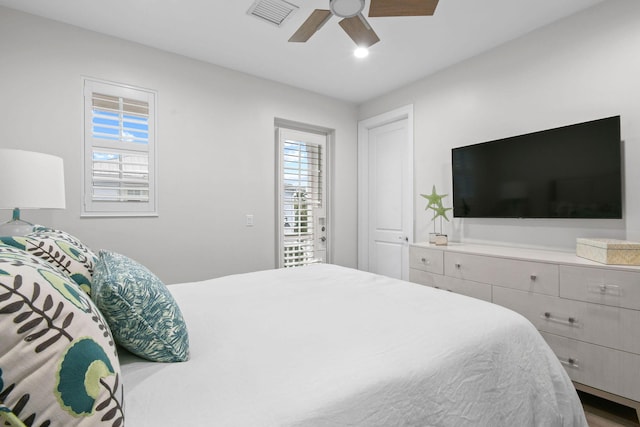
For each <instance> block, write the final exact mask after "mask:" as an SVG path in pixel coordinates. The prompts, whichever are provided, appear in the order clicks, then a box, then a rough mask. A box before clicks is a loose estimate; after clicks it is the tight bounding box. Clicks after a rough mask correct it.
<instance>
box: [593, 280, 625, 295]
mask: <svg viewBox="0 0 640 427" xmlns="http://www.w3.org/2000/svg"><path fill="white" fill-rule="evenodd" d="M591 289H592V292H595V293H599V294H601V295H613V296H620V286H618V285H607V284H606V283H602V284H600V285H595V286H593V287H592V288H591Z"/></svg>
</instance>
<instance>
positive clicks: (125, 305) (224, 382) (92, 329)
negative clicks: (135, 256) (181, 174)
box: [0, 226, 587, 427]
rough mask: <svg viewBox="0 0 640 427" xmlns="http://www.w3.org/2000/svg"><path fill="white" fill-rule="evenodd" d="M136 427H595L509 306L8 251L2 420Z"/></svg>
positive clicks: (376, 285)
mask: <svg viewBox="0 0 640 427" xmlns="http://www.w3.org/2000/svg"><path fill="white" fill-rule="evenodd" d="M124 348H127V349H128V350H130V351H131V353H129V352H128V351H127V350H125V349H124ZM125 421H126V425H127V426H129V427H164V426H192V427H200V426H202V427H205V426H206V427H209V426H215V427H218V426H220V427H227V426H229V427H245V426H247V427H248V426H251V427H302V426H305V427H308V426H313V427H323V426H327V427H328V426H331V427H346V426H362V427H376V426H384V427H392V426H420V427H424V426H442V427H446V426H452V427H464V426H474V427H477V426H481V427H482V426H487V427H502V426H504V427H514V426H517V427H527V426H544V427H585V426H586V425H587V424H586V421H585V417H584V413H583V411H582V407H581V404H580V401H579V399H578V397H577V394H576V392H575V390H574V388H573V385H572V383H571V381H570V380H569V378H568V376H567V374H566V373H565V371H564V370H563V368H562V367H561V365H560V363H559V362H558V360H557V359H556V358H555V356H554V354H553V353H552V351H551V350H550V348H549V347H548V346H547V345H546V343H545V342H544V340H543V339H542V337H541V336H540V334H539V333H538V332H537V331H536V329H535V328H534V327H533V326H532V325H531V324H530V323H529V322H528V321H527V320H525V319H524V318H523V317H521V316H520V315H518V314H516V313H514V312H512V311H510V310H508V309H505V308H503V307H499V306H497V305H493V304H490V303H487V302H484V301H480V300H476V299H473V298H469V297H465V296H461V295H456V294H452V293H449V292H445V291H442V290H438V289H433V288H429V287H425V286H421V285H418V284H413V283H409V282H404V281H400V280H395V279H390V278H387V277H383V276H379V275H375V274H370V273H366V272H362V271H358V270H354V269H350V268H345V267H339V266H335V265H327V264H316V265H311V266H307V267H299V268H287V269H276V270H267V271H259V272H254V273H248V274H238V275H232V276H228V277H222V278H217V279H212V280H206V281H202V282H196V283H182V284H176V285H171V286H168V287H167V286H165V285H164V284H163V283H162V282H161V281H160V280H159V279H158V278H157V277H156V276H155V275H154V274H153V273H152V272H151V271H149V270H148V269H147V268H145V267H144V266H142V265H140V264H139V263H137V262H136V261H134V260H131V259H130V258H128V257H126V256H124V255H122V254H117V253H115V252H111V251H105V250H101V251H99V253H95V252H93V251H92V250H91V249H90V248H88V247H87V246H86V245H84V244H83V243H82V242H81V241H79V240H78V239H76V238H75V237H74V236H72V235H70V234H68V233H66V232H64V231H61V230H54V229H50V228H46V227H41V226H36V227H34V230H33V232H32V233H30V234H28V235H27V236H10V237H6V236H5V237H0V423H1V424H3V425H9V426H12V427H25V426H34V427H36V426H37V427H45V426H50V427H54V426H65V427H98V426H104V427H124V426H125Z"/></svg>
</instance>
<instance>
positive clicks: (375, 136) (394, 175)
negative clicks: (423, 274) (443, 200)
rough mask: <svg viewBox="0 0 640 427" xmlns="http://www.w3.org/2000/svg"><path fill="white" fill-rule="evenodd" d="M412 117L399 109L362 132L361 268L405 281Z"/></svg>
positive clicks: (409, 110) (409, 234)
mask: <svg viewBox="0 0 640 427" xmlns="http://www.w3.org/2000/svg"><path fill="white" fill-rule="evenodd" d="M412 112H413V108H412V107H411V106H409V107H405V108H402V109H399V110H394V111H391V112H389V113H387V114H384V115H381V116H376V117H374V118H371V119H367V120H364V121H362V122H360V124H359V129H358V132H359V134H358V139H359V170H360V174H359V185H358V192H359V217H360V218H359V223H360V228H359V239H358V240H359V242H358V246H359V250H358V252H359V254H358V255H359V256H358V267H359V268H360V269H362V270H367V271H371V272H374V273H378V274H383V275H385V276H389V277H395V278H399V279H405V280H408V278H409V243H411V242H412V241H413V167H412V166H413V132H412V127H413V126H412V119H413V114H412Z"/></svg>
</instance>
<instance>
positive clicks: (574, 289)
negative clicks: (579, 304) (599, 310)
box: [560, 265, 640, 326]
mask: <svg viewBox="0 0 640 427" xmlns="http://www.w3.org/2000/svg"><path fill="white" fill-rule="evenodd" d="M560 296H562V297H564V298H571V299H576V300H579V301H587V302H593V303H597V304H605V305H611V306H614V307H625V308H631V309H634V310H640V272H634V271H621V270H608V269H604V268H597V267H593V268H592V267H574V266H568V265H561V266H560ZM639 326H640V325H639Z"/></svg>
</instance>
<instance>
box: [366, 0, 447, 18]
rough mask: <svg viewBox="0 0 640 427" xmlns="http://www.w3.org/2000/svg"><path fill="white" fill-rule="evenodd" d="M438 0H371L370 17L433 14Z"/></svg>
mask: <svg viewBox="0 0 640 427" xmlns="http://www.w3.org/2000/svg"><path fill="white" fill-rule="evenodd" d="M436 6H438V0H371V5H370V6H369V17H370V18H371V17H381V16H431V15H433V14H434V12H435V11H436Z"/></svg>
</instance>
